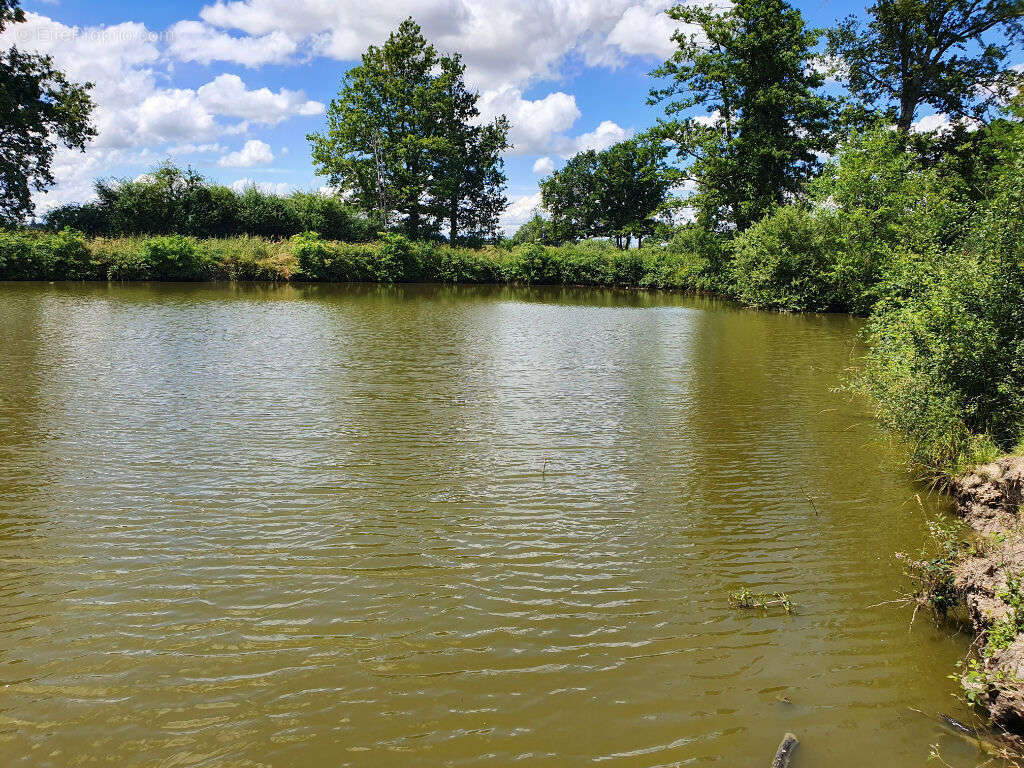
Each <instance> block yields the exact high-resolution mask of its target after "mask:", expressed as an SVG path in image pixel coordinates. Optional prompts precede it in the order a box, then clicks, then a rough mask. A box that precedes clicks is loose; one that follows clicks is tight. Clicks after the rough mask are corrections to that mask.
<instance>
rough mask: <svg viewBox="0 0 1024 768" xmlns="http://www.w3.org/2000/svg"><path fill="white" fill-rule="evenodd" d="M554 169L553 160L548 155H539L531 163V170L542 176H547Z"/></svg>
mask: <svg viewBox="0 0 1024 768" xmlns="http://www.w3.org/2000/svg"><path fill="white" fill-rule="evenodd" d="M554 170H555V161H554V160H552V159H551V158H550V157H540V158H537V160H536V161H535V162H534V164H533V172H534V173H537V174H540V175H542V176H547V175H548V174H549V173H551V172H552V171H554Z"/></svg>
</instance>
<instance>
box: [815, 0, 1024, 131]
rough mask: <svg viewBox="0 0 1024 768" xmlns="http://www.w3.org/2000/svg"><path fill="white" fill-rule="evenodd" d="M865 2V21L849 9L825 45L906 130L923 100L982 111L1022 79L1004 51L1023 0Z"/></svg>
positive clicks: (956, 112) (941, 107)
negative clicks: (867, 17) (867, 20)
mask: <svg viewBox="0 0 1024 768" xmlns="http://www.w3.org/2000/svg"><path fill="white" fill-rule="evenodd" d="M867 10H868V14H869V15H870V17H871V18H870V21H869V22H868V24H867V25H866V26H865V25H863V24H861V22H860V21H859V20H858V19H857V18H856V17H853V16H850V17H849V18H847V19H846V20H845V21H843V22H842V23H841V24H839V25H838V26H837V27H836V28H835V29H832V30H830V32H829V52H830V54H832V56H834V57H835V58H836V59H837V60H838V63H839V64H840V67H841V68H842V69H843V70H845V73H846V79H847V85H848V86H849V89H850V91H851V92H852V93H853V94H854V95H855V96H856V97H858V98H859V99H860V100H861V101H862V102H863V103H864V104H865V105H866V106H868V107H869V108H872V109H875V110H879V111H882V112H883V113H885V114H887V115H888V116H890V117H891V118H893V119H895V121H896V124H897V125H898V126H899V128H900V129H902V130H903V131H909V130H910V127H911V126H912V125H913V123H914V117H915V115H916V114H917V111H918V109H919V108H920V107H922V106H924V105H928V106H930V107H932V108H933V109H935V110H937V111H939V112H944V113H946V114H947V115H949V116H950V117H952V118H962V117H973V118H982V117H983V116H984V115H985V113H986V112H987V111H988V110H989V109H990V108H991V107H992V106H993V105H994V104H996V103H998V102H1000V101H1005V100H1006V99H1007V98H1008V97H1009V96H1010V95H1011V94H1012V93H1014V91H1015V89H1016V88H1018V87H1019V80H1020V75H1019V73H1018V72H1016V71H1015V70H1013V69H1012V68H1009V67H1007V66H1006V58H1007V54H1008V53H1009V51H1010V49H1011V46H1012V44H1013V43H1014V42H1016V41H1018V40H1020V39H1021V37H1022V33H1024V29H1022V25H1021V17H1022V16H1024V0H878V1H877V2H875V4H874V5H872V6H870V7H869V8H868V9H867ZM990 33H991V35H990ZM995 33H999V34H1000V35H1002V37H1001V38H1000V39H999V40H998V41H997V40H996V39H994V36H995ZM990 36H991V37H992V38H993V39H989V38H990Z"/></svg>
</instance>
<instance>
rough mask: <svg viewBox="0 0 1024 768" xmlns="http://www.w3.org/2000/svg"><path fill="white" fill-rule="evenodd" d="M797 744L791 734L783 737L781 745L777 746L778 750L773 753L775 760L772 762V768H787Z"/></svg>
mask: <svg viewBox="0 0 1024 768" xmlns="http://www.w3.org/2000/svg"><path fill="white" fill-rule="evenodd" d="M799 743H800V742H799V741H797V739H796V736H794V735H793V734H792V733H787V734H786V735H785V736H783V737H782V743H781V744H779V749H778V751H777V752H776V753H775V759H774V760H772V768H789V761H790V760H792V759H793V751H794V750H795V749H796V745H797V744H799Z"/></svg>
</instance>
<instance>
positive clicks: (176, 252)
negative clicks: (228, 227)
mask: <svg viewBox="0 0 1024 768" xmlns="http://www.w3.org/2000/svg"><path fill="white" fill-rule="evenodd" d="M142 256H143V258H144V259H145V261H146V263H147V264H148V266H149V273H150V277H152V278H154V279H157V280H181V281H191V280H203V279H206V278H208V277H210V276H211V275H210V272H211V270H210V266H211V265H210V262H209V259H208V258H207V256H206V254H205V253H204V251H203V249H202V248H201V247H200V245H199V244H198V243H197V242H196V241H195V240H194V239H192V238H189V237H182V236H181V235H170V236H168V237H153V238H150V239H148V240H144V241H143V243H142Z"/></svg>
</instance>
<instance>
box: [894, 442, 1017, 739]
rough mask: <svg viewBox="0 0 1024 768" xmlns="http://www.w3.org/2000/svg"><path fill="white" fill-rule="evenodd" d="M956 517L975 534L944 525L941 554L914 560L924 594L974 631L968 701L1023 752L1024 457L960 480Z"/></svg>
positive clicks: (955, 488) (955, 487) (967, 666)
mask: <svg viewBox="0 0 1024 768" xmlns="http://www.w3.org/2000/svg"><path fill="white" fill-rule="evenodd" d="M950 492H951V496H952V502H953V509H954V512H955V515H956V516H957V517H958V518H959V519H960V520H962V521H963V522H964V523H966V525H967V527H968V530H967V535H966V536H964V535H963V533H964V532H963V531H962V530H961V531H956V530H954V529H952V528H949V527H946V526H942V525H939V526H936V528H935V530H934V531H933V532H935V533H936V539H937V542H938V550H939V551H938V553H937V554H936V556H935V557H933V558H930V559H926V560H921V561H910V573H911V574H912V575H913V576H914V578H915V579H916V580H917V581H918V583H919V585H920V591H919V595H918V597H919V599H920V600H921V601H922V603H923V602H927V603H928V604H929V605H930V606H931V607H932V608H934V609H936V611H937V613H938V614H939V615H940V616H942V617H946V616H948V615H949V614H950V613H951V612H952V611H955V610H961V611H963V618H965V619H966V620H967V623H968V625H969V628H970V631H971V632H972V633H973V636H974V642H973V643H972V653H971V657H970V658H968V659H967V660H965V662H964V663H963V666H962V668H961V670H960V681H961V684H962V686H963V690H964V694H965V697H966V698H967V700H968V701H969V702H970V703H971V704H973V705H975V707H976V708H977V709H978V710H979V711H981V712H983V713H984V714H985V715H987V717H988V719H989V721H990V723H991V725H992V726H993V727H994V728H995V729H996V731H997V732H998V733H999V734H1000V735H1001V736H1002V737H1003V738H1004V740H1005V742H1006V745H1007V746H1008V748H1010V749H1011V750H1013V751H1014V752H1015V753H1016V754H1019V753H1021V752H1024V536H1022V532H1024V520H1022V519H1021V515H1022V505H1024V457H1022V456H1004V457H1002V458H1000V459H998V460H997V461H994V462H991V463H988V464H984V465H981V466H979V467H977V468H976V469H975V470H974V471H972V472H969V473H967V474H964V475H961V476H959V477H957V478H955V479H953V481H952V483H951V486H950Z"/></svg>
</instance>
